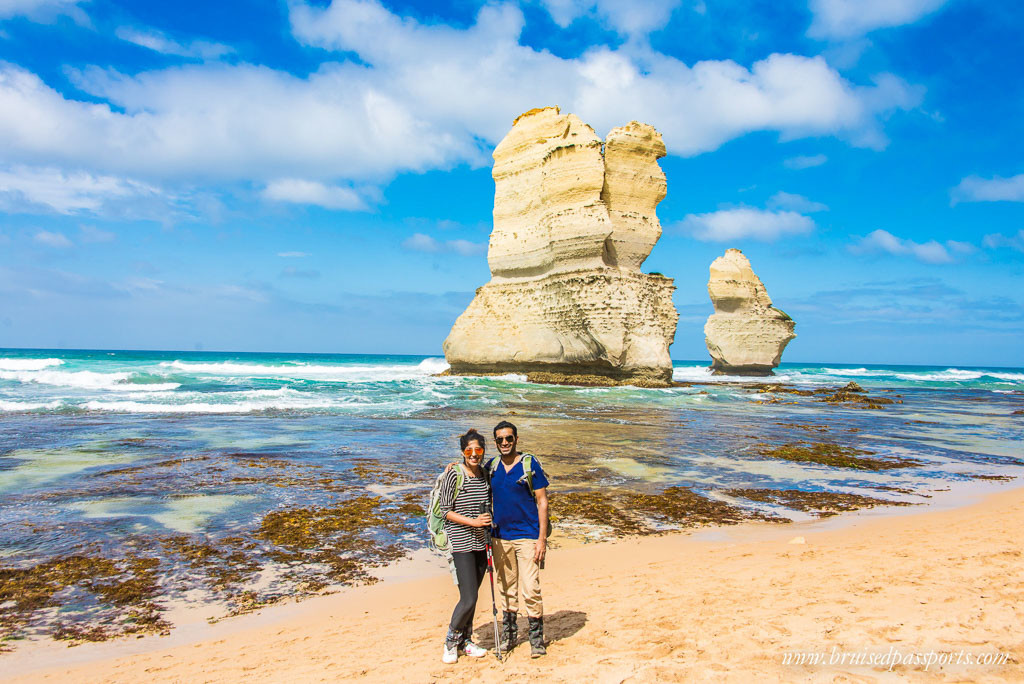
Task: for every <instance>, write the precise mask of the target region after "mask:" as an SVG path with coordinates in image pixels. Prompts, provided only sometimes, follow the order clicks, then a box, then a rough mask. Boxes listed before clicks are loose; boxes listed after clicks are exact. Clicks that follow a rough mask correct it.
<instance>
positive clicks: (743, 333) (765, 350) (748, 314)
mask: <svg viewBox="0 0 1024 684" xmlns="http://www.w3.org/2000/svg"><path fill="white" fill-rule="evenodd" d="M708 294H709V295H711V303H712V304H713V305H714V307H715V313H713V314H711V316H709V317H708V322H707V323H706V324H705V325H704V341H705V343H707V346H708V352H709V353H710V354H711V359H712V362H711V368H712V370H714V372H715V374H716V375H772V369H773V368H775V367H776V366H778V365H779V361H780V360H781V359H782V350H784V349H785V348H786V345H787V344H789V341H790V340H792V339H793V338H794V337H796V333H794V332H793V328H795V327H796V323H795V322H794V321H793V319H792V318H790V317H789V316H788V315H787V314H786V313H785V312H784V311H781V310H779V309H776V308H775V307H774V306H772V300H771V297H769V296H768V291H767V290H765V289H764V285H763V284H762V283H761V279H760V278H758V277H757V275H756V274H755V273H754V270H753V269H752V268H751V267H750V261H749V260H747V257H745V256H743V252H741V251H740V250H738V249H728V250H726V252H725V255H724V256H720V257H718V258H717V259H715V260H714V261H712V262H711V278H710V279H709V280H708Z"/></svg>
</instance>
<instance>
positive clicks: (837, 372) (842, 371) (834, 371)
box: [822, 368, 888, 375]
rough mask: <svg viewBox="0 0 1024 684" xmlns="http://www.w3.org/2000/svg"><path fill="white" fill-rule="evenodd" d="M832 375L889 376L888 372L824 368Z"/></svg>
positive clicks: (865, 369)
mask: <svg viewBox="0 0 1024 684" xmlns="http://www.w3.org/2000/svg"><path fill="white" fill-rule="evenodd" d="M822 370H823V371H825V372H826V373H830V374H832V375H888V373H887V372H886V371H877V370H868V369H867V368H822Z"/></svg>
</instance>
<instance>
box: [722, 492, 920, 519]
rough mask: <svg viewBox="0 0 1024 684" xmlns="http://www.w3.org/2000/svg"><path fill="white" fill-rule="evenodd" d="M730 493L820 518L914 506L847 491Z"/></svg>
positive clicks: (909, 503) (729, 493)
mask: <svg viewBox="0 0 1024 684" xmlns="http://www.w3.org/2000/svg"><path fill="white" fill-rule="evenodd" d="M726 494H728V495H730V496H735V497H739V498H743V499H748V500H750V501H759V502H761V503H767V504H775V505H778V506H784V507H786V508H793V509H796V510H798V511H803V512H805V513H810V514H812V515H815V516H817V517H819V518H825V517H828V516H832V515H836V514H837V513H846V512H849V511H855V510H858V509H861V508H874V507H875V506H913V505H914V504H913V503H911V502H909V501H899V500H894V499H879V498H877V497H873V496H865V495H863V494H850V493H846V492H829V491H805V490H802V489H781V490H780V489H729V490H726Z"/></svg>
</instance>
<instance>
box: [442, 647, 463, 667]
mask: <svg viewBox="0 0 1024 684" xmlns="http://www.w3.org/2000/svg"><path fill="white" fill-rule="evenodd" d="M441 662H442V663H445V664H447V665H454V664H455V663H457V662H459V647H458V646H453V647H452V648H448V644H445V645H444V653H443V654H442V655H441Z"/></svg>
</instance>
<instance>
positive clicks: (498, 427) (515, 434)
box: [494, 420, 519, 439]
mask: <svg viewBox="0 0 1024 684" xmlns="http://www.w3.org/2000/svg"><path fill="white" fill-rule="evenodd" d="M506 429H511V430H512V436H513V437H515V438H516V439H519V431H518V430H516V426H515V425H513V424H512V423H510V422H508V421H507V420H503V421H501V422H500V423H498V424H497V425H495V426H494V436H495V437H497V436H498V430H506Z"/></svg>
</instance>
